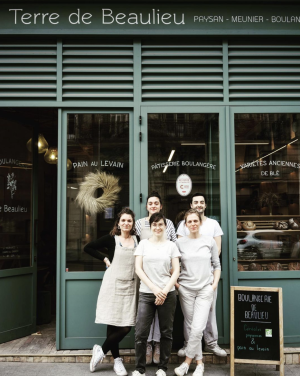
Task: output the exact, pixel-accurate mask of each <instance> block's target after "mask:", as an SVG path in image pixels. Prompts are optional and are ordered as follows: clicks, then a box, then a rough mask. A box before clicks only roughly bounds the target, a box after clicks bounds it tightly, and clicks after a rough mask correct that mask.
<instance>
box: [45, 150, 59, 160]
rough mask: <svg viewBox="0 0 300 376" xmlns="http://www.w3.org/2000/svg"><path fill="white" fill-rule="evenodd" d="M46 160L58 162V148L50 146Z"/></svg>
mask: <svg viewBox="0 0 300 376" xmlns="http://www.w3.org/2000/svg"><path fill="white" fill-rule="evenodd" d="M44 159H45V162H47V163H49V164H57V159H58V153H57V148H49V149H48V151H47V153H46V154H45V155H44Z"/></svg>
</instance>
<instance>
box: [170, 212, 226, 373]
mask: <svg viewBox="0 0 300 376" xmlns="http://www.w3.org/2000/svg"><path fill="white" fill-rule="evenodd" d="M184 220H185V224H186V226H187V228H188V230H189V231H190V234H189V236H186V237H183V238H180V239H178V240H177V243H176V244H177V246H178V249H179V252H180V254H181V273H180V276H179V279H178V284H177V285H176V286H177V288H178V295H179V301H180V305H181V309H182V312H183V315H184V322H185V325H186V327H187V333H188V338H187V348H186V358H185V361H184V362H183V363H182V364H181V365H180V366H179V367H177V368H175V370H174V372H175V374H176V375H177V376H184V375H185V374H186V373H187V372H188V369H189V366H190V364H191V362H192V360H193V359H194V358H195V359H196V362H197V367H196V370H195V371H194V373H193V376H202V375H203V372H204V365H203V362H202V336H203V331H204V329H205V327H206V323H207V319H208V314H209V310H210V307H211V304H212V301H213V293H214V291H215V290H216V289H217V288H218V283H219V279H220V276H221V265H220V259H219V254H218V247H217V244H216V242H215V240H214V238H213V237H210V236H205V235H200V233H199V228H200V225H201V217H200V214H199V213H198V211H197V210H195V209H190V210H188V211H187V212H186V214H185V216H184ZM211 265H212V266H213V274H212V273H211Z"/></svg>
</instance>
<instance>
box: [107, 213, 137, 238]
mask: <svg viewBox="0 0 300 376" xmlns="http://www.w3.org/2000/svg"><path fill="white" fill-rule="evenodd" d="M123 214H128V215H131V217H132V229H131V230H130V235H135V214H134V212H133V211H132V210H131V209H129V208H124V209H122V210H121V211H120V213H118V214H117V218H116V221H115V224H114V227H113V228H112V230H111V232H110V235H111V236H114V235H121V229H120V228H118V225H119V222H120V219H121V217H122V215H123Z"/></svg>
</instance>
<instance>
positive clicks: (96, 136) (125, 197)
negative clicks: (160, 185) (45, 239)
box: [66, 113, 129, 272]
mask: <svg viewBox="0 0 300 376" xmlns="http://www.w3.org/2000/svg"><path fill="white" fill-rule="evenodd" d="M67 157H68V163H67V165H68V167H67V169H68V171H67V231H66V237H67V239H66V270H67V271H69V272H71V271H94V270H95V271H98V270H105V264H104V263H103V262H102V261H100V260H98V259H96V258H93V257H91V256H90V255H88V254H86V253H85V252H84V250H83V248H84V246H85V245H86V244H87V243H88V242H90V241H93V240H96V239H98V238H100V237H101V236H103V235H107V234H109V232H110V230H111V229H112V228H113V225H114V222H115V219H116V214H117V213H118V212H119V211H121V210H122V208H123V207H126V206H129V115H128V114H93V113H90V114H69V115H68V125H67ZM97 171H99V172H100V173H106V174H108V176H110V177H112V178H117V179H119V183H118V185H119V186H120V187H121V191H120V192H119V193H118V194H117V195H114V198H116V197H117V200H116V201H114V202H112V203H111V205H109V204H108V205H104V206H105V207H103V208H102V209H101V210H100V209H99V208H98V212H97V213H92V212H89V211H88V210H87V209H85V207H81V206H80V205H79V202H78V200H76V198H77V196H78V193H79V187H80V184H81V183H83V182H84V181H85V178H86V177H87V175H88V174H90V173H93V174H96V173H97ZM104 188H105V189H106V186H105V187H104ZM106 191H107V190H106ZM103 192H104V190H103V189H101V188H99V189H94V193H93V194H92V195H91V197H90V198H101V196H102V195H103ZM108 201H109V200H108ZM100 251H102V252H103V253H105V252H106V250H105V249H104V250H100Z"/></svg>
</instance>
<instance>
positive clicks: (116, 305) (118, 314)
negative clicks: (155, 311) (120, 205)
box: [95, 235, 139, 326]
mask: <svg viewBox="0 0 300 376" xmlns="http://www.w3.org/2000/svg"><path fill="white" fill-rule="evenodd" d="M133 239H134V241H135V244H136V245H137V239H136V237H135V236H133ZM115 242H116V248H115V254H114V258H113V261H112V263H111V265H110V267H109V268H108V269H107V270H106V272H105V273H104V277H103V281H102V285H101V288H100V291H99V295H98V301H97V309H96V320H95V322H96V323H97V324H106V325H114V326H134V325H135V321H136V311H137V299H138V287H139V279H138V277H137V275H136V274H135V256H134V251H135V249H136V247H134V248H127V247H122V246H121V245H120V240H119V237H118V236H117V235H115Z"/></svg>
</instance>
